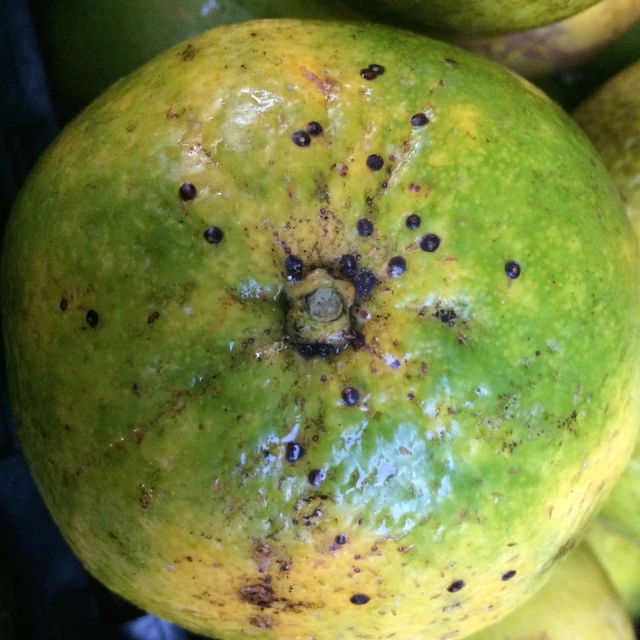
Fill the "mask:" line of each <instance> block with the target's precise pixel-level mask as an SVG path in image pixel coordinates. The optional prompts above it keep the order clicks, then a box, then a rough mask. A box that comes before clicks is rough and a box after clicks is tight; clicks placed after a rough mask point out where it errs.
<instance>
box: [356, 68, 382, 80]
mask: <svg viewBox="0 0 640 640" xmlns="http://www.w3.org/2000/svg"><path fill="white" fill-rule="evenodd" d="M360 77H362V78H364V79H365V80H375V79H376V78H377V77H378V74H377V73H376V72H375V71H374V70H373V69H360Z"/></svg>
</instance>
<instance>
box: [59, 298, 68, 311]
mask: <svg viewBox="0 0 640 640" xmlns="http://www.w3.org/2000/svg"><path fill="white" fill-rule="evenodd" d="M68 308H69V302H68V301H67V300H66V299H65V298H62V300H60V311H66V310H67V309H68Z"/></svg>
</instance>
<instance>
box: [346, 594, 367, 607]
mask: <svg viewBox="0 0 640 640" xmlns="http://www.w3.org/2000/svg"><path fill="white" fill-rule="evenodd" d="M350 600H351V603H352V604H357V605H361V604H367V602H369V600H371V598H370V597H369V596H366V595H365V594H364V593H356V594H354V595H352V596H351V598H350Z"/></svg>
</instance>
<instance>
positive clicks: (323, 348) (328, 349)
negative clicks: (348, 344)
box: [316, 342, 336, 358]
mask: <svg viewBox="0 0 640 640" xmlns="http://www.w3.org/2000/svg"><path fill="white" fill-rule="evenodd" d="M316 353H317V354H318V355H319V356H320V357H321V358H329V357H330V356H333V355H335V354H336V348H335V347H334V346H333V345H332V344H328V343H327V342H321V343H320V344H317V345H316Z"/></svg>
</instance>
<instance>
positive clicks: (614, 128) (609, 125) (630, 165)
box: [573, 61, 640, 541]
mask: <svg viewBox="0 0 640 640" xmlns="http://www.w3.org/2000/svg"><path fill="white" fill-rule="evenodd" d="M573 115H574V118H575V119H576V121H577V122H578V124H579V125H580V126H581V127H582V129H583V130H584V131H585V132H586V133H587V135H588V136H589V138H591V141H592V142H593V143H594V144H595V146H596V148H597V149H598V151H599V153H600V155H601V157H602V159H603V160H604V162H605V164H606V166H607V169H608V170H609V173H610V174H611V176H612V177H613V180H614V182H615V184H616V187H617V188H618V191H619V192H620V195H621V197H622V199H623V200H624V203H625V206H626V208H627V213H628V215H629V218H630V219H631V222H632V224H633V226H634V228H635V230H636V233H637V234H638V237H639V238H640V61H639V62H636V63H634V64H632V65H631V66H629V67H627V68H626V69H625V70H624V71H622V72H620V73H618V74H617V75H616V76H615V77H613V78H612V79H611V80H609V81H608V82H607V83H606V84H604V86H602V87H601V88H600V89H598V91H597V92H596V93H595V94H594V95H593V96H591V97H590V98H589V99H588V100H587V101H586V102H584V103H583V104H582V105H580V107H578V109H576V111H575V112H574V114H573ZM634 458H635V460H636V461H637V462H636V463H635V466H630V467H629V473H632V472H633V475H634V477H633V480H632V482H633V486H634V489H635V491H636V492H637V493H636V494H634V498H633V500H634V506H635V510H634V511H633V513H629V514H628V516H629V517H632V518H633V520H634V523H635V526H637V534H638V540H639V541H640V451H637V452H636V455H635V456H634ZM636 497H637V499H636ZM625 511H627V512H628V510H627V509H626V510H625Z"/></svg>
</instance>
